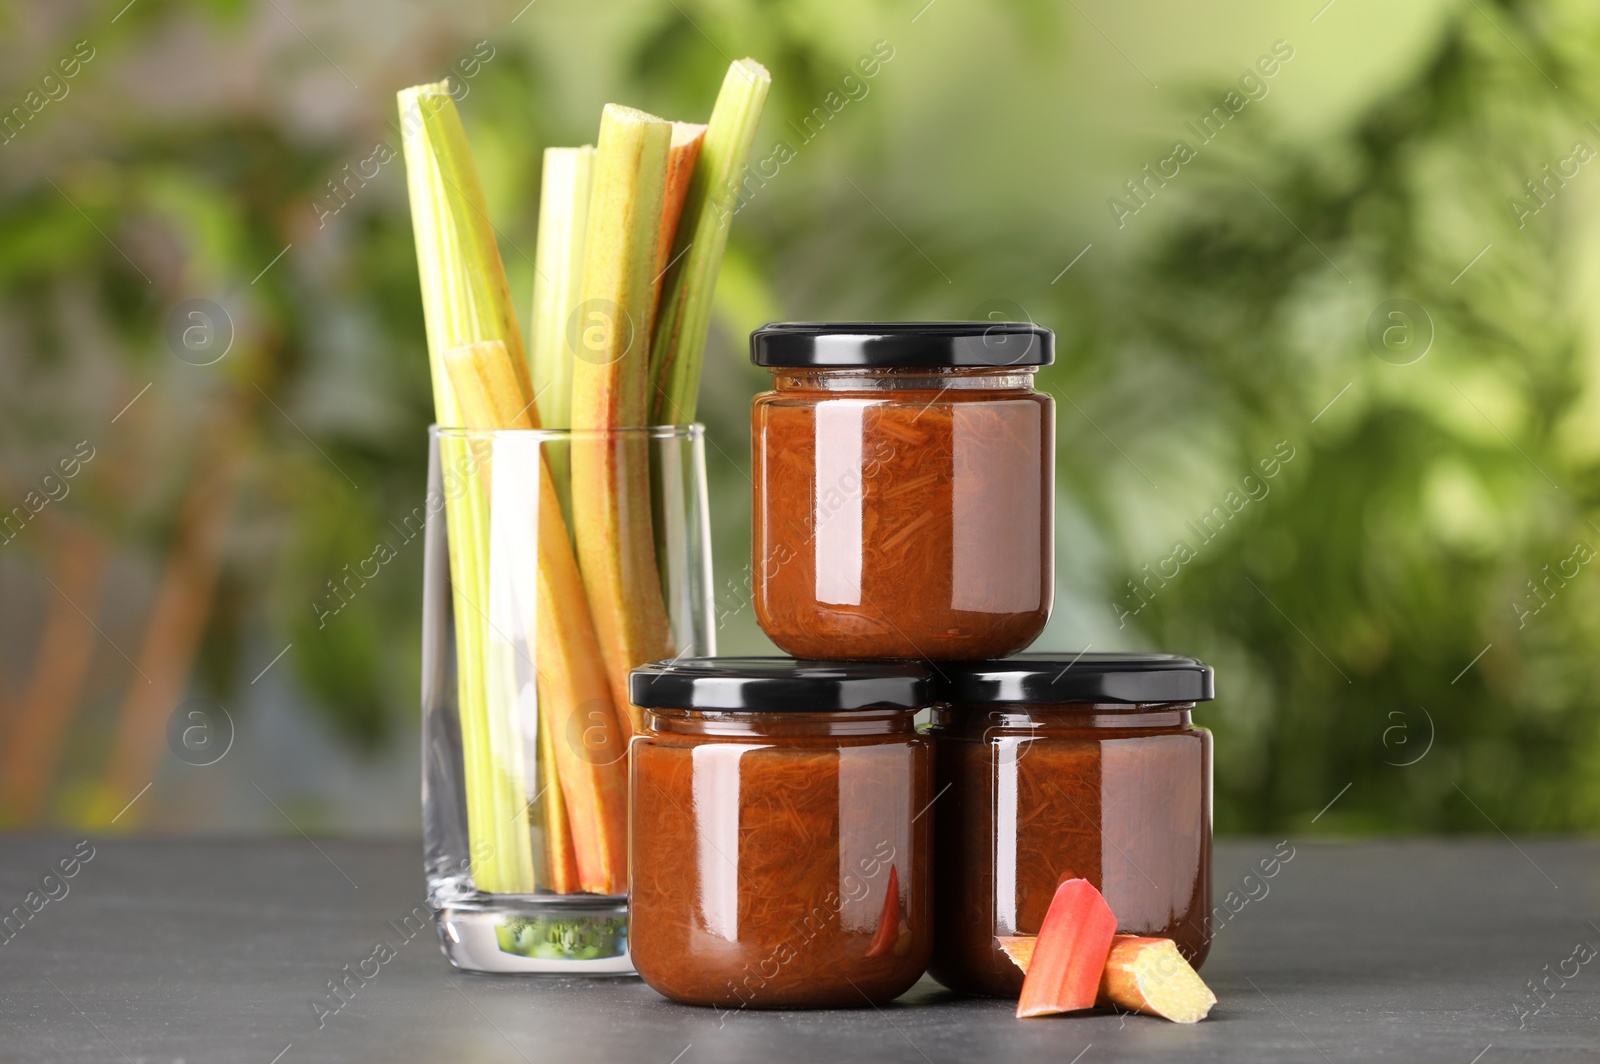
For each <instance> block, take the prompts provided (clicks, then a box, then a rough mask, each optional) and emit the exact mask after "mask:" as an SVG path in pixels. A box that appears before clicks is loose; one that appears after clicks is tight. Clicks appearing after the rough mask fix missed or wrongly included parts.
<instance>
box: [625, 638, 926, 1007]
mask: <svg viewBox="0 0 1600 1064" xmlns="http://www.w3.org/2000/svg"><path fill="white" fill-rule="evenodd" d="M630 693H631V695H632V698H633V702H634V704H635V705H638V706H640V707H641V708H643V709H644V710H645V711H646V717H647V723H646V729H645V731H644V732H643V733H642V734H640V735H639V736H637V737H635V739H634V741H633V745H632V757H633V771H632V799H633V801H632V807H633V826H632V838H631V855H632V869H633V872H632V880H633V881H632V890H631V891H630V893H629V920H630V929H629V935H630V950H631V953H632V957H633V963H634V965H635V967H636V968H637V969H638V971H639V975H640V976H641V977H643V979H644V981H645V982H646V983H648V984H649V985H650V986H651V987H653V988H654V989H655V990H657V991H659V992H660V993H662V994H665V995H666V996H667V997H669V998H672V999H673V1000H675V1001H681V1002H685V1003H687V1004H692V1005H716V1006H720V1007H723V1008H745V1007H749V1008H837V1007H846V1006H865V1005H868V1004H877V1003H879V1002H883V1001H888V1000H889V999H891V998H894V997H897V996H899V995H900V994H902V993H904V992H905V991H906V990H907V989H909V988H910V987H911V985H912V984H913V983H915V982H916V981H917V979H919V978H920V977H921V975H922V973H923V970H924V969H925V968H926V967H927V963H928V957H929V954H930V953H931V951H932V929H933V928H932V889H931V881H930V878H929V872H930V868H929V863H930V850H931V843H932V827H933V824H932V820H933V818H932V817H922V816H920V815H919V814H920V813H921V811H922V810H924V809H925V808H927V805H928V803H929V801H930V800H931V799H932V797H933V795H932V765H931V755H932V750H931V745H932V744H931V742H930V741H929V740H928V739H926V738H924V737H923V736H920V735H918V734H917V732H916V729H915V725H914V717H915V715H916V712H917V711H918V710H919V709H921V708H924V707H926V706H927V705H929V704H930V702H931V699H930V697H929V694H928V679H927V674H926V673H925V672H924V671H923V670H922V669H921V668H918V667H914V666H903V665H881V664H870V663H850V664H838V665H833V664H824V663H818V662H794V661H791V660H789V659H786V658H703V659H679V660H677V661H673V662H668V663H659V664H655V665H647V666H645V667H644V668H641V669H637V670H635V671H634V673H633V676H632V678H631V691H630Z"/></svg>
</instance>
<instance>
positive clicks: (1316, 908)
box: [0, 836, 1600, 1064]
mask: <svg viewBox="0 0 1600 1064" xmlns="http://www.w3.org/2000/svg"><path fill="white" fill-rule="evenodd" d="M1290 845H1291V846H1292V847H1293V851H1292V852H1293V856H1292V857H1291V858H1290V859H1289V860H1288V861H1287V862H1286V863H1283V864H1281V865H1280V866H1278V867H1277V868H1276V873H1277V874H1276V875H1274V876H1273V877H1272V878H1270V879H1265V880H1262V879H1258V878H1252V879H1250V880H1246V879H1245V876H1246V875H1247V874H1248V873H1249V871H1250V870H1251V869H1252V868H1253V867H1255V866H1256V865H1257V863H1258V862H1259V861H1260V860H1261V859H1262V858H1264V857H1268V856H1270V855H1271V854H1272V853H1273V851H1274V849H1275V847H1276V846H1277V842H1276V840H1262V841H1236V842H1230V843H1227V844H1224V845H1221V846H1219V848H1218V851H1219V852H1218V857H1217V862H1216V879H1215V883H1216V889H1217V896H1218V898H1219V900H1222V901H1224V903H1225V904H1226V903H1227V900H1228V895H1229V893H1230V892H1234V897H1233V898H1232V901H1231V904H1227V908H1233V909H1237V911H1236V912H1232V913H1231V914H1230V915H1228V917H1227V918H1226V920H1224V921H1221V922H1220V925H1219V927H1218V930H1217V933H1216V940H1215V946H1214V948H1213V951H1212V955H1211V960H1210V961H1209V962H1208V963H1207V964H1206V967H1205V972H1204V974H1205V977H1206V980H1207V981H1208V982H1209V983H1210V984H1211V987H1212V988H1213V989H1214V990H1215V991H1216V993H1217V996H1218V998H1219V999H1220V1004H1219V1005H1218V1006H1217V1008H1216V1009H1215V1010H1214V1011H1213V1012H1212V1015H1211V1018H1210V1019H1208V1020H1206V1021H1205V1022H1203V1023H1201V1024H1199V1025H1197V1026H1194V1027H1180V1026H1178V1025H1175V1024H1169V1023H1166V1022H1164V1021H1161V1020H1155V1019H1150V1018H1147V1017H1140V1016H1127V1017H1122V1016H1115V1015H1093V1016H1087V1017H1081V1016H1075V1017H1056V1018H1053V1019H1041V1020H1029V1021H1018V1020H1016V1019H1013V1018H1012V1015H1011V1006H1009V1005H1008V1004H1006V1003H1004V1002H997V1001H978V1000H967V999H962V998H957V997H955V996H953V995H950V994H947V993H945V992H944V991H943V990H941V989H940V988H939V987H938V986H937V985H936V984H934V983H932V982H931V981H929V980H926V979H925V980H923V981H922V982H921V983H919V984H918V985H917V986H916V987H914V988H913V989H912V990H911V992H909V993H908V994H906V995H905V996H904V997H902V998H901V999H900V1000H899V1001H897V1002H895V1003H894V1004H892V1005H890V1006H886V1007H884V1008H882V1009H873V1008H865V1009H859V1010H847V1011H830V1012H769V1013H756V1012H744V1013H735V1014H728V1015H723V1016H719V1015H718V1014H717V1013H715V1012H713V1011H711V1010H707V1009H694V1008H685V1007H682V1006H678V1005H674V1004H672V1003H670V1002H668V1001H666V1000H664V999H662V998H661V997H659V996H657V995H656V994H655V993H654V992H653V991H651V990H650V989H649V988H648V987H646V986H644V985H643V984H641V983H639V982H637V981H634V980H616V981H610V982H598V981H596V982H586V981H580V980H549V979H541V978H533V977H486V976H474V975H466V974H463V973H460V972H457V971H455V970H453V969H451V968H450V967H449V965H448V964H447V963H446V962H445V960H444V958H443V957H442V956H441V954H440V953H439V950H438V948H437V945H436V942H435V940H434V939H433V937H432V933H431V929H430V930H428V931H426V932H424V933H421V934H412V932H411V930H410V928H411V927H415V926H416V924H417V922H418V916H419V915H420V914H421V913H422V911H423V910H422V909H421V908H420V903H421V901H422V881H421V874H420V866H421V858H420V846H419V845H418V844H417V843H416V842H413V841H404V842H349V841H345V842H336V841H331V840H319V841H318V842H316V843H312V842H310V841H308V840H306V839H303V838H295V839H285V840H274V841H248V842H247V841H197V840H118V841H106V840H93V841H91V842H89V843H88V844H86V845H83V846H81V847H80V846H78V844H77V840H76V839H72V838H37V837H30V838H15V837H14V838H9V839H7V838H0V916H3V915H6V914H8V913H11V914H12V915H11V921H12V922H11V924H10V925H9V926H4V928H3V930H0V940H3V941H0V1060H4V1061H13V1060H15V1061H35V1060H37V1061H71V1062H74V1064H82V1062H89V1064H92V1062H97V1061H105V1062H109V1064H115V1062H124V1064H170V1062H173V1061H180V1060H181V1061H185V1062H188V1064H199V1062H202V1061H225V1062H241V1064H274V1062H277V1064H302V1062H309V1061H382V1062H386V1064H387V1062H396V1064H400V1062H408V1061H427V1062H436V1061H452V1062H455V1061H460V1062H469V1064H474V1062H480V1061H481V1062H485V1064H518V1062H525V1064H535V1062H536V1064H544V1062H555V1061H568V1060H573V1061H579V1060H594V1061H607V1062H612V1061H617V1062H621V1061H642V1062H650V1064H674V1062H677V1064H701V1062H714V1061H729V1062H739V1064H748V1062H756V1064H784V1062H789V1061H819V1062H833V1061H857V1060H860V1061H884V1062H891V1061H904V1062H907V1064H922V1062H925V1061H926V1062H933V1061H964V1062H966V1061H991V1060H993V1061H999V1060H1006V1061H1010V1060H1019V1061H1035V1060H1036V1061H1051V1062H1059V1064H1071V1062H1074V1061H1078V1062H1080V1064H1099V1062H1102V1061H1115V1060H1165V1059H1170V1060H1182V1061H1229V1062H1240V1061H1268V1060H1272V1061H1276V1060H1283V1061H1312V1062H1319V1061H1327V1062H1329V1064H1332V1062H1343V1061H1356V1060H1378V1061H1401V1062H1408V1064H1409V1062H1425V1061H1441V1062H1451V1064H1472V1062H1473V1061H1479V1062H1481V1064H1498V1062H1500V1061H1506V1060H1538V1061H1578V1060H1600V963H1596V962H1592V961H1590V960H1589V959H1588V958H1589V957H1591V956H1593V950H1595V949H1597V948H1600V927H1597V926H1596V925H1597V924H1600V842H1597V841H1549V840H1521V841H1519V842H1518V843H1516V844H1513V843H1512V842H1510V841H1509V840H1506V839H1504V838H1501V837H1498V836H1495V837H1490V838H1486V839H1478V840H1468V841H1429V840H1416V841H1403V842H1383V843H1367V844H1360V845H1339V844H1328V843H1311V842H1306V841H1293V842H1291V843H1290ZM75 847H76V848H77V849H78V850H79V852H80V853H83V854H90V853H92V856H90V857H89V858H88V860H87V861H81V860H78V862H77V864H75V865H73V864H71V862H72V861H74V860H77V858H75V857H74V849H75ZM1518 847H1520V849H1519V848H1518ZM1285 852H1287V848H1285ZM63 859H66V860H67V861H68V862H69V867H71V868H72V869H73V870H74V871H75V873H76V874H75V875H73V876H72V877H71V878H70V879H65V880H59V879H50V880H46V878H45V877H46V876H47V875H48V874H50V873H51V871H52V870H53V869H55V868H56V867H57V866H58V864H59V862H60V861H62V860H63ZM30 892H37V893H36V894H35V895H34V896H33V897H32V898H31V899H30V897H29V895H30ZM49 895H54V897H49ZM30 901H31V902H32V905H33V907H35V908H37V910H38V911H37V912H31V911H28V903H29V902H30ZM19 905H20V906H23V909H24V913H25V914H26V915H25V916H24V917H23V918H21V919H19V917H17V916H16V915H15V914H14V913H13V909H14V907H16V906H19ZM408 916H410V917H411V919H410V921H409V924H408V920H407V917H408ZM380 945H384V946H387V949H383V950H380V949H379V947H380ZM375 953H377V954H379V955H381V956H388V957H389V958H390V959H388V960H387V962H384V963H378V964H376V967H377V974H376V975H373V976H372V977H371V978H369V979H367V980H366V981H365V985H364V986H361V987H360V988H359V989H358V990H356V991H355V992H354V994H353V996H350V1000H349V1001H348V1003H344V1004H342V1005H341V1003H340V1002H339V1000H338V999H336V998H334V997H333V996H332V995H331V993H330V989H329V981H330V980H334V979H342V978H343V977H344V972H345V966H346V965H348V966H349V967H350V968H351V969H353V970H354V969H359V968H360V966H361V962H362V961H364V960H367V959H368V958H371V957H373V956H374V954H375ZM373 968H374V964H373V963H369V964H368V965H367V971H368V972H371V971H372V970H373ZM1530 981H1532V984H1534V985H1540V987H1541V988H1540V994H1541V995H1542V996H1540V997H1535V996H1534V993H1533V990H1532V989H1531V985H1530ZM351 985H355V984H353V983H352V984H351ZM347 996H349V995H347ZM314 1003H315V1004H314ZM335 1010H336V1011H335Z"/></svg>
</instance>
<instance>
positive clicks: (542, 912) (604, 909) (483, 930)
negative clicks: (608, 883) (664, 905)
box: [433, 892, 637, 976]
mask: <svg viewBox="0 0 1600 1064" xmlns="http://www.w3.org/2000/svg"><path fill="white" fill-rule="evenodd" d="M433 922H434V925H435V926H436V927H438V929H439V946H440V948H441V949H442V950H444V955H445V957H447V958H448V959H449V961H450V963H451V964H453V965H455V966H456V967H457V968H460V969H462V970H464V971H469V972H495V973H501V974H504V973H518V972H522V973H528V974H545V975H569V976H570V975H583V976H630V975H635V974H637V973H635V971H634V969H633V959H632V958H631V957H630V956H629V954H628V899H626V898H614V897H605V896H601V895H594V894H579V895H541V894H484V893H481V892H475V893H473V894H471V895H468V896H464V897H459V898H448V899H445V898H441V899H436V901H435V908H434V913H433Z"/></svg>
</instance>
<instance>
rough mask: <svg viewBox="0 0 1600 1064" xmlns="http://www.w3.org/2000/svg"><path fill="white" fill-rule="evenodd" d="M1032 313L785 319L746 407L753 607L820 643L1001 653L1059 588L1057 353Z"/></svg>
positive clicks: (888, 650) (931, 653) (850, 653)
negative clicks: (1049, 379) (1051, 390)
mask: <svg viewBox="0 0 1600 1064" xmlns="http://www.w3.org/2000/svg"><path fill="white" fill-rule="evenodd" d="M1054 345H1055V340H1054V336H1053V335H1052V334H1051V332H1050V331H1049V330H1048V329H1042V328H1040V327H1038V326H1036V325H1031V324H1027V323H1022V324H1012V323H1005V324H985V323H982V322H934V323H926V322H924V323H911V322H904V323H894V324H885V323H876V322H875V323H833V324H827V323H785V324H774V325H767V326H765V327H763V328H761V329H758V330H756V332H755V333H753V334H752V335H751V337H750V352H751V358H752V359H753V360H754V361H755V363H756V364H757V365H759V366H766V367H768V368H769V369H770V370H771V372H772V385H773V386H772V391H770V392H766V393H764V394H762V395H759V396H757V397H756V400H755V406H754V409H753V410H752V415H751V418H752V447H753V450H754V460H753V470H754V472H753V475H752V478H751V479H752V480H753V481H754V484H755V492H754V520H753V526H752V547H753V554H754V564H753V573H754V579H755V606H756V617H757V619H758V620H759V621H760V624H761V627H762V628H763V629H765V630H766V633H767V635H768V636H770V637H771V638H772V641H773V642H774V643H776V644H777V645H778V646H779V647H780V648H782V649H783V650H785V651H787V652H788V653H790V654H794V655H797V656H800V657H809V658H830V659H864V658H919V659H923V660H937V661H947V660H956V659H979V658H991V657H998V656H1001V655H1005V654H1010V653H1013V652H1015V651H1018V650H1021V649H1023V648H1024V647H1026V646H1027V645H1028V644H1030V643H1032V642H1033V640H1034V638H1035V637H1036V636H1038V634H1039V633H1040V631H1042V630H1043V629H1044V625H1045V621H1046V620H1048V619H1049V617H1050V605H1051V596H1052V589H1053V582H1054V580H1053V561H1052V552H1053V546H1054V544H1053V521H1054V518H1053V514H1054V505H1055V471H1054V455H1055V408H1054V404H1053V402H1052V401H1051V399H1050V397H1049V396H1047V395H1041V394H1039V393H1037V392H1035V391H1034V390H1033V376H1034V373H1035V371H1036V370H1037V368H1038V367H1039V366H1044V365H1049V364H1050V362H1051V361H1052V359H1053V357H1054Z"/></svg>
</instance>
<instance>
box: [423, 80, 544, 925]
mask: <svg viewBox="0 0 1600 1064" xmlns="http://www.w3.org/2000/svg"><path fill="white" fill-rule="evenodd" d="M398 98H399V105H400V121H401V127H402V137H403V145H404V153H405V160H406V183H407V188H408V190H409V193H410V199H411V218H412V227H413V229H414V231H415V236H416V243H417V267H418V274H419V276H420V279H421V283H422V307H423V317H424V320H425V322H426V325H427V334H428V355H429V363H430V367H431V371H432V377H433V394H434V408H435V418H436V420H437V421H438V424H439V425H441V426H445V427H456V426H460V425H462V424H463V420H462V410H461V406H460V403H459V402H458V400H457V397H456V393H455V389H454V387H453V386H452V384H451V381H450V376H449V374H448V372H447V371H446V368H445V362H444V356H445V353H446V352H447V351H450V350H452V349H454V348H457V347H460V346H463V345H466V344H472V343H477V342H480V341H486V340H498V341H500V342H502V343H504V344H505V346H506V349H507V351H508V352H509V353H510V354H511V361H512V363H513V366H514V367H515V372H517V373H518V374H519V376H521V378H522V380H523V381H526V379H527V378H526V374H527V362H526V359H525V358H524V356H523V353H522V338H521V335H520V333H519V332H518V329H517V323H516V316H515V313H514V311H513V310H512V307H511V296H510V291H509V289H508V287H507V285H506V277H505V269H504V267H503V265H502V263H501V261H500V252H499V249H498V247H497V246H496V244H495V234H494V228H493V226H492V225H490V223H489V216H488V212H487V209H486V207H485V203H484V196H483V188H482V186H481V184H480V183H479V180H478V173H477V169H476V167H474V165H473V162H472V154H471V151H470V149H469V148H468V146H467V138H466V131H465V130H464V129H463V128H462V126H461V118H460V116H459V115H458V114H457V112H456V107H455V102H454V100H452V99H451V97H450V93H449V86H448V83H447V82H437V83H435V84H431V85H418V86H415V87H413V88H409V89H405V90H402V91H401V92H400V93H399V96H398ZM529 387H530V389H531V385H530V386H529ZM528 394H531V390H530V391H529V392H528ZM472 442H474V441H470V440H468V439H467V438H465V437H460V436H445V437H443V438H441V440H440V449H441V454H440V458H441V461H442V462H443V464H444V468H446V469H447V470H452V471H459V470H466V471H468V473H467V475H465V476H461V477H460V481H461V483H462V484H463V485H464V490H463V491H461V492H459V493H454V494H453V495H452V497H451V498H449V499H447V500H446V506H445V516H446V520H447V523H448V528H449V534H450V546H451V550H450V577H451V585H452V589H453V605H454V613H455V625H456V661H457V672H458V676H459V691H458V696H459V702H460V707H459V713H460V720H461V739H462V756H463V761H464V766H463V768H464V771H465V776H466V781H465V782H466V798H467V830H468V834H469V836H470V840H471V843H472V846H471V852H472V854H473V857H472V874H473V881H474V882H475V884H476V885H477V887H478V889H480V890H484V891H490V892H494V893H524V892H528V891H531V890H533V889H534V886H535V877H534V871H533V855H532V846H531V841H530V839H529V834H528V832H527V830H526V828H525V827H524V826H523V825H525V823H526V819H525V818H524V817H522V815H521V814H522V811H523V809H524V807H525V804H526V786H525V783H526V774H527V766H526V764H525V762H524V755H523V744H522V743H521V742H518V741H512V740H513V738H514V737H512V736H509V735H508V734H506V732H507V730H508V729H509V728H511V727H512V726H513V725H512V722H511V720H510V719H509V718H508V717H507V716H506V715H505V714H504V713H501V712H495V711H494V709H493V708H492V707H494V706H501V705H504V704H505V703H506V701H507V698H508V697H509V698H510V701H511V704H514V702H515V699H514V693H513V692H511V691H507V690H506V686H507V684H508V683H514V678H513V677H512V676H511V675H510V674H509V668H510V665H511V662H510V661H509V660H508V655H507V654H506V653H505V652H504V651H505V649H506V648H505V647H503V646H500V645H498V643H499V642H503V641H499V640H497V641H496V642H494V643H491V634H492V633H491V632H490V630H489V625H488V618H487V616H486V612H485V611H486V610H487V608H488V603H489V592H488V532H489V520H488V490H487V481H486V477H485V476H483V475H481V472H480V474H478V475H474V474H473V473H471V470H474V469H479V468H480V467H482V466H483V456H482V455H480V454H477V453H475V452H474V451H473V449H472V448H471V447H470V444H471V443H472ZM491 663H494V664H495V665H496V666H497V667H495V668H491V667H490V665H491Z"/></svg>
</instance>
